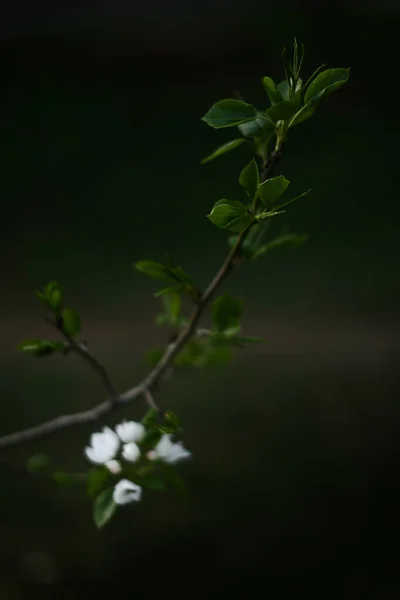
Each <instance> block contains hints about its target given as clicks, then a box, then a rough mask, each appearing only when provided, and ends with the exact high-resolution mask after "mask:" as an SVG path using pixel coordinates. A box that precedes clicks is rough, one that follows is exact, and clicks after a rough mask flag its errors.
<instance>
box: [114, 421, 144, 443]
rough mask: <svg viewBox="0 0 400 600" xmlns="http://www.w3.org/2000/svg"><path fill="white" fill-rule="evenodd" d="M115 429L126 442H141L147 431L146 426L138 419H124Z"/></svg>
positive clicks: (122, 440)
mask: <svg viewBox="0 0 400 600" xmlns="http://www.w3.org/2000/svg"><path fill="white" fill-rule="evenodd" d="M115 431H116V432H117V434H118V435H119V438H120V440H121V442H123V443H124V444H128V443H129V442H140V441H141V440H142V439H143V438H144V434H145V433H146V430H145V428H144V426H143V425H142V424H141V423H137V422H136V421H122V423H120V424H119V425H117V426H116V428H115Z"/></svg>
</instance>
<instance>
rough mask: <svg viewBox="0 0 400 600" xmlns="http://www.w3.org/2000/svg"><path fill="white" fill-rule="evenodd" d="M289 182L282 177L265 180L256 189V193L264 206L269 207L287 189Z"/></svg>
mask: <svg viewBox="0 0 400 600" xmlns="http://www.w3.org/2000/svg"><path fill="white" fill-rule="evenodd" d="M289 184H290V181H288V180H287V179H286V178H285V177H284V176H283V175H279V176H278V177H272V178H271V179H267V180H266V181H264V183H261V184H260V185H259V187H258V193H259V196H260V198H261V201H262V203H263V204H264V206H267V207H268V206H271V205H272V204H273V203H274V202H275V201H276V200H277V199H278V198H280V196H282V194H283V193H284V191H285V190H286V189H287V187H288V185H289Z"/></svg>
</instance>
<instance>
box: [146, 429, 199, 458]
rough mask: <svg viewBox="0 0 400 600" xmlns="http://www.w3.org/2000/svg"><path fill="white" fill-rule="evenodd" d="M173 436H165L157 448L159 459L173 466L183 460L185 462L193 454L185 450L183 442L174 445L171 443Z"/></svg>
mask: <svg viewBox="0 0 400 600" xmlns="http://www.w3.org/2000/svg"><path fill="white" fill-rule="evenodd" d="M171 438H172V436H171V434H169V433H168V434H167V433H166V434H164V435H163V436H162V437H161V439H160V441H159V442H158V444H157V446H156V447H155V449H154V450H155V452H156V454H157V458H159V459H161V460H163V461H164V462H166V463H168V464H173V463H176V462H179V461H181V460H185V459H187V458H190V456H191V453H190V452H189V450H186V448H184V446H183V444H182V442H177V443H174V442H172V441H171Z"/></svg>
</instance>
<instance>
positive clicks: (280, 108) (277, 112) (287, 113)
mask: <svg viewBox="0 0 400 600" xmlns="http://www.w3.org/2000/svg"><path fill="white" fill-rule="evenodd" d="M297 110H298V103H297V102H295V101H294V100H282V102H279V104H275V105H274V106H271V107H270V108H269V109H268V110H266V111H265V114H266V116H267V117H268V118H269V119H272V121H274V122H275V123H276V122H277V121H287V120H288V119H290V118H291V117H293V115H294V114H295V113H296V112H297Z"/></svg>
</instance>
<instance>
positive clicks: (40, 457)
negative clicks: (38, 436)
mask: <svg viewBox="0 0 400 600" xmlns="http://www.w3.org/2000/svg"><path fill="white" fill-rule="evenodd" d="M49 465H50V457H49V456H48V455H47V454H44V453H42V452H38V453H37V454H33V455H32V456H30V457H29V458H28V460H27V461H26V463H25V466H26V470H27V471H29V472H30V473H35V472H37V471H43V469H45V468H46V467H48V466H49Z"/></svg>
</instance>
